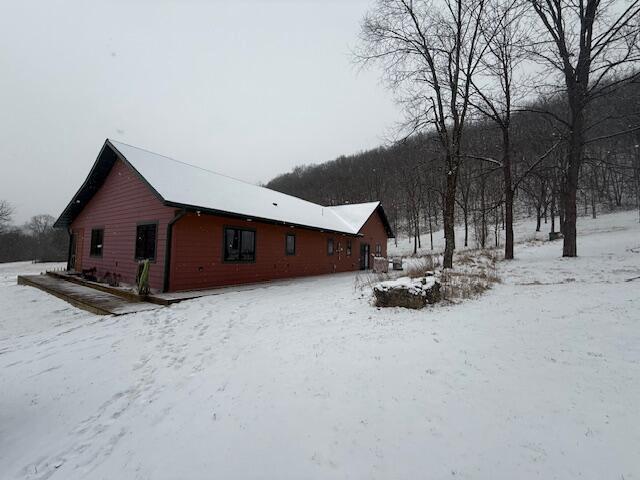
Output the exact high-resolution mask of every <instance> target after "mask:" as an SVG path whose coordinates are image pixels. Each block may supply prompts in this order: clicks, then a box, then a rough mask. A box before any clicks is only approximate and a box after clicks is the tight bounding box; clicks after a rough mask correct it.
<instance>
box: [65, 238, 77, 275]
mask: <svg viewBox="0 0 640 480" xmlns="http://www.w3.org/2000/svg"><path fill="white" fill-rule="evenodd" d="M70 242H71V245H69V264H68V265H67V270H69V271H73V270H74V269H75V268H76V244H77V243H78V235H77V234H76V233H72V234H71V240H70Z"/></svg>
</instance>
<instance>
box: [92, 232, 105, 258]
mask: <svg viewBox="0 0 640 480" xmlns="http://www.w3.org/2000/svg"><path fill="white" fill-rule="evenodd" d="M103 242H104V229H103V228H94V229H92V230H91V250H90V252H89V254H90V255H91V256H92V257H101V256H102V246H103Z"/></svg>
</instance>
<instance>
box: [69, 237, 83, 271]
mask: <svg viewBox="0 0 640 480" xmlns="http://www.w3.org/2000/svg"><path fill="white" fill-rule="evenodd" d="M82 237H83V235H82V230H74V231H73V232H72V233H71V256H70V257H69V270H73V271H76V272H79V271H80V269H81V268H82Z"/></svg>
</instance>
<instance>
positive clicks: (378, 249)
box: [376, 243, 382, 257]
mask: <svg viewBox="0 0 640 480" xmlns="http://www.w3.org/2000/svg"><path fill="white" fill-rule="evenodd" d="M376 255H377V256H378V257H379V256H380V255H382V245H380V244H379V243H376Z"/></svg>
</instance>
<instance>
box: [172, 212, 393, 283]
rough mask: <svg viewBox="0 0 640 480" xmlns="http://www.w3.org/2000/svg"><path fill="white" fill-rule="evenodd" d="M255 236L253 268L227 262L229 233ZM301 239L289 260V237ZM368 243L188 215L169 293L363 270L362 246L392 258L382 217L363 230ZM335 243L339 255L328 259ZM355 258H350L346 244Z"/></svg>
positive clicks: (175, 248)
mask: <svg viewBox="0 0 640 480" xmlns="http://www.w3.org/2000/svg"><path fill="white" fill-rule="evenodd" d="M225 226H229V227H239V228H248V229H253V230H255V231H256V259H255V261H254V262H251V263H228V262H224V261H223V232H224V227H225ZM287 233H294V234H295V236H296V253H295V255H286V254H285V235H286V234H287ZM361 233H363V235H364V236H363V237H349V236H347V235H340V234H330V233H323V232H318V231H314V230H307V229H302V228H291V227H286V226H280V225H271V224H267V223H259V222H248V221H244V220H235V219H230V218H225V217H218V216H214V215H201V216H198V215H196V214H187V215H186V216H185V217H183V218H181V219H180V220H178V221H177V222H176V223H175V224H174V226H173V232H172V245H171V270H170V283H169V289H170V290H172V291H179V290H192V289H202V288H212V287H218V286H224V285H238V284H242V283H255V282H263V281H267V280H272V279H277V278H287V277H298V276H305V275H320V274H326V273H332V272H346V271H351V270H358V269H359V268H360V244H361V243H369V244H370V245H371V253H374V252H375V246H376V244H377V243H379V244H380V245H381V249H382V254H383V255H386V253H387V234H386V232H385V229H384V225H383V223H382V221H381V219H380V216H379V215H378V214H377V213H374V214H373V215H372V216H371V218H370V219H369V220H368V221H367V222H366V224H365V225H364V226H363V228H362V231H361ZM329 238H333V241H334V250H335V252H334V254H333V255H328V254H327V240H328V239H329ZM349 238H350V239H351V242H352V250H351V255H349V256H348V255H346V245H347V239H349Z"/></svg>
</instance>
